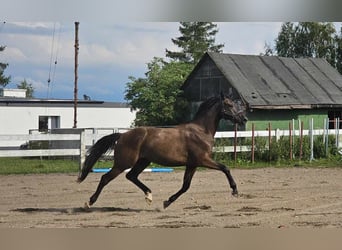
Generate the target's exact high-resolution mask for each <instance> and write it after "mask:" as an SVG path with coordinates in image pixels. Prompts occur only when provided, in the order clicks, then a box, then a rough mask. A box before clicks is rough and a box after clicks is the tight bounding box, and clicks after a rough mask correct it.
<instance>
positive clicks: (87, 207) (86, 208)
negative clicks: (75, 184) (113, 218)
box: [84, 201, 90, 210]
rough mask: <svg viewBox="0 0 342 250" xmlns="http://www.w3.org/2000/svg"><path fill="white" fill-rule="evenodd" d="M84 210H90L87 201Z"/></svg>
mask: <svg viewBox="0 0 342 250" xmlns="http://www.w3.org/2000/svg"><path fill="white" fill-rule="evenodd" d="M84 209H85V210H88V209H90V205H89V202H87V201H86V202H85V203H84Z"/></svg>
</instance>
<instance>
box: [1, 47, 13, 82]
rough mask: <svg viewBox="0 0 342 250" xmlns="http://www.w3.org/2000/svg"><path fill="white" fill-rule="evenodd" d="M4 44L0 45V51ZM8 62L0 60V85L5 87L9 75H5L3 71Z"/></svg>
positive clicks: (8, 80) (2, 49)
mask: <svg viewBox="0 0 342 250" xmlns="http://www.w3.org/2000/svg"><path fill="white" fill-rule="evenodd" d="M5 48H6V47H5V46H0V52H2V51H4V50H5ZM7 66H8V63H2V62H0V86H2V87H6V85H7V84H9V82H10V80H11V77H10V76H7V77H6V76H5V75H4V71H5V69H6V68H7Z"/></svg>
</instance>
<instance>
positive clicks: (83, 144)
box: [79, 129, 86, 172]
mask: <svg viewBox="0 0 342 250" xmlns="http://www.w3.org/2000/svg"><path fill="white" fill-rule="evenodd" d="M85 158H86V141H85V130H84V129H82V130H81V132H80V158H79V171H80V172H81V171H82V167H83V163H84V161H85Z"/></svg>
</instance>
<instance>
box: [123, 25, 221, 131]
mask: <svg viewBox="0 0 342 250" xmlns="http://www.w3.org/2000/svg"><path fill="white" fill-rule="evenodd" d="M180 24H181V26H180V28H179V30H180V32H181V34H182V36H180V37H178V38H176V39H172V42H173V43H175V44H176V45H177V46H179V47H180V48H181V51H179V52H171V51H169V50H167V49H166V57H168V59H169V60H167V59H163V58H157V57H155V58H153V60H152V61H151V62H150V63H148V64H147V68H148V70H147V72H146V73H145V76H146V77H145V78H135V77H132V76H130V77H129V80H130V82H128V83H127V85H126V90H125V99H126V100H127V101H128V102H129V104H130V105H131V107H132V109H134V110H137V115H136V119H135V124H134V125H135V126H142V125H153V126H165V125H174V124H178V123H180V122H182V121H184V119H185V114H186V108H187V107H188V105H187V101H186V100H185V98H183V97H182V92H181V90H180V87H181V85H182V84H183V83H184V81H185V79H186V77H187V76H188V75H189V73H190V72H191V70H192V69H193V67H194V65H195V64H196V63H197V62H198V61H199V59H200V58H201V57H202V56H203V54H204V53H205V52H206V51H216V52H220V49H221V48H222V47H223V45H215V44H214V42H215V37H214V36H215V35H216V33H217V29H216V25H214V24H212V23H200V22H191V23H186V22H182V23H180Z"/></svg>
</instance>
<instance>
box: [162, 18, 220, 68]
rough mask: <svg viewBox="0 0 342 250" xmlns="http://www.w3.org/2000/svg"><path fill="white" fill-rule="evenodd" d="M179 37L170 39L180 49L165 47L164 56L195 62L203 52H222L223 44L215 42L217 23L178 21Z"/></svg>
mask: <svg viewBox="0 0 342 250" xmlns="http://www.w3.org/2000/svg"><path fill="white" fill-rule="evenodd" d="M179 32H180V33H181V36H180V37H177V38H174V39H171V40H172V42H173V43H174V44H175V45H177V46H178V47H179V48H181V51H170V50H168V49H166V57H169V58H171V59H172V60H176V61H180V62H188V63H192V64H197V62H198V61H199V60H200V59H201V57H202V56H203V54H204V52H207V51H211V52H222V48H223V47H224V45H223V44H217V45H216V44H215V36H216V34H217V32H218V29H217V25H216V24H213V23H211V22H180V27H179Z"/></svg>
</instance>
